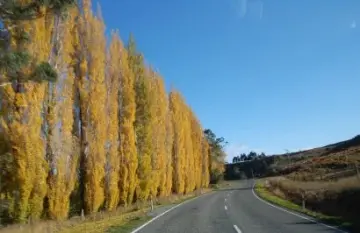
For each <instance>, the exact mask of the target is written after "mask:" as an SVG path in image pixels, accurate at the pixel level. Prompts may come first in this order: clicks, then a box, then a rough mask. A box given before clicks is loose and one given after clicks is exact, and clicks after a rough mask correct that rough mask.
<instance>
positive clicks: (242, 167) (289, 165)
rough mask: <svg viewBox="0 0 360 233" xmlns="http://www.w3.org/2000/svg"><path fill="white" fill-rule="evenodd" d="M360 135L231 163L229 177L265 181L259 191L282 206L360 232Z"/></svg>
mask: <svg viewBox="0 0 360 233" xmlns="http://www.w3.org/2000/svg"><path fill="white" fill-rule="evenodd" d="M359 169H360V137H359V136H357V137H354V138H352V139H350V140H347V141H343V142H339V143H335V144H331V145H327V146H324V147H319V148H314V149H311V150H307V151H301V152H295V153H288V154H284V155H273V156H267V157H263V158H261V157H259V156H257V157H254V159H252V160H250V161H243V162H237V163H233V164H227V165H226V172H225V174H227V175H225V177H230V178H232V179H234V177H236V178H239V179H247V178H252V177H253V176H252V175H253V174H254V177H261V178H263V179H261V180H263V181H264V180H265V181H264V182H261V183H258V184H257V186H256V191H257V193H258V194H259V196H261V197H262V198H264V199H266V200H268V201H270V202H272V203H275V204H277V205H280V206H283V207H286V208H289V209H292V210H295V211H299V212H302V213H305V214H307V215H309V216H312V217H315V218H317V219H319V220H321V221H324V222H326V223H329V224H334V225H338V226H341V227H344V228H347V229H350V230H353V231H354V232H359V231H360V225H359V222H358V218H359V216H360V208H359V207H360V173H359Z"/></svg>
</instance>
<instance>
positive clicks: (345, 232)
mask: <svg viewBox="0 0 360 233" xmlns="http://www.w3.org/2000/svg"><path fill="white" fill-rule="evenodd" d="M254 188H255V181H254V184H253V187H252V193H253V195H254V196H255V197H256V198H257V199H259V200H260V201H262V202H263V203H265V204H267V205H269V206H272V207H274V208H276V209H279V210H282V211H284V212H286V213H288V214H292V215H294V216H297V217H299V218H302V219H305V220H308V221H310V222H314V223H317V224H320V225H323V226H325V227H328V228H331V229H334V230H337V231H339V232H343V233H348V232H347V231H343V230H341V229H339V228H338V227H335V226H330V225H327V224H325V223H322V222H319V221H317V220H315V219H313V218H310V217H305V216H302V215H300V214H296V213H294V212H291V211H289V210H287V209H284V208H282V207H280V206H276V205H273V204H271V203H270V202H268V201H266V200H264V199H262V198H261V197H259V196H258V195H257V194H256V193H255V191H254Z"/></svg>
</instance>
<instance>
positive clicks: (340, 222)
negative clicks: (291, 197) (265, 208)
mask: <svg viewBox="0 0 360 233" xmlns="http://www.w3.org/2000/svg"><path fill="white" fill-rule="evenodd" d="M255 192H256V194H257V195H258V196H259V197H261V198H263V199H264V200H266V201H268V202H270V203H272V204H275V205H278V206H280V207H284V208H286V209H289V210H293V211H296V212H298V213H302V214H305V215H307V216H310V217H312V218H314V219H316V220H317V221H319V222H322V223H326V224H329V225H332V226H337V227H340V228H341V229H345V230H349V231H352V230H353V224H352V223H350V222H347V221H345V220H344V219H342V218H341V217H335V216H328V215H325V214H322V213H319V212H314V211H311V210H308V209H303V208H302V206H300V205H297V204H295V203H293V202H291V201H288V200H286V199H283V198H280V197H278V196H276V195H275V194H273V193H272V192H270V191H269V190H268V189H266V187H265V186H264V184H263V183H262V182H256V184H255Z"/></svg>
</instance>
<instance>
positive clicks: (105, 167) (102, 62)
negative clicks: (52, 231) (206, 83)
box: [0, 0, 211, 223]
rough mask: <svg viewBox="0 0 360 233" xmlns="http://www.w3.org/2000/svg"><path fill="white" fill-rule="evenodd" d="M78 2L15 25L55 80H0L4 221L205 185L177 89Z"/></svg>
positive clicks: (198, 147) (205, 152)
mask: <svg viewBox="0 0 360 233" xmlns="http://www.w3.org/2000/svg"><path fill="white" fill-rule="evenodd" d="M78 5H79V7H74V8H71V9H70V10H69V11H68V12H67V14H66V17H64V16H59V15H54V14H50V13H49V14H45V15H46V16H45V17H40V18H38V19H34V20H31V21H20V22H16V25H17V27H18V28H21V29H22V30H24V31H26V32H28V33H29V34H30V38H31V40H30V43H28V44H26V48H27V50H28V51H29V52H31V54H32V55H33V57H34V58H35V59H36V61H38V62H40V61H43V60H46V61H50V64H51V65H52V66H53V67H54V68H55V70H56V72H57V73H58V78H57V80H56V82H53V83H50V82H47V81H46V82H42V83H38V82H34V81H28V82H26V83H25V84H23V85H22V86H21V88H15V86H16V85H7V86H2V87H0V97H1V99H0V169H1V173H0V178H1V180H0V184H1V186H0V202H1V203H0V204H1V206H2V209H1V213H0V214H1V219H2V221H5V220H6V221H7V222H8V223H12V222H24V221H27V220H28V219H29V218H32V219H39V218H50V219H57V220H58V219H66V218H68V217H69V216H70V215H73V214H74V212H75V213H76V214H79V213H80V212H81V211H82V210H84V211H85V213H86V214H90V213H94V212H98V211H100V210H109V211H111V210H114V209H115V208H117V207H118V206H120V205H122V206H126V205H129V204H133V203H134V202H136V201H148V200H149V199H150V198H156V197H166V196H169V195H171V194H172V193H176V194H183V193H189V192H192V191H194V190H196V189H201V188H206V187H207V186H208V185H209V181H210V175H209V170H210V169H211V164H209V163H210V161H209V144H208V142H207V140H206V138H205V135H204V133H203V129H202V126H201V124H200V122H199V120H198V119H197V118H196V116H195V114H194V112H193V111H192V110H191V108H190V107H189V106H188V105H187V104H186V102H185V99H184V98H183V97H182V95H181V94H180V92H178V91H176V90H171V91H170V92H169V93H168V92H167V91H166V86H165V83H164V80H163V78H162V77H161V75H160V74H159V73H158V72H156V71H155V69H154V68H152V67H149V66H148V65H146V64H145V62H144V56H143V55H142V54H141V53H140V52H139V51H138V50H137V48H136V44H135V40H134V38H133V37H130V39H129V42H128V44H127V46H125V45H124V43H123V42H122V40H121V39H120V36H119V35H118V34H117V32H112V35H111V39H110V42H109V45H108V46H107V40H106V37H105V32H104V30H105V24H104V22H103V20H102V17H101V14H100V13H97V14H94V13H93V12H92V6H91V1H90V0H82V1H80V2H79V4H78ZM13 24H15V22H14V23H13ZM6 25H10V24H5V26H6ZM11 46H12V47H13V48H16V47H17V46H20V45H19V44H17V40H16V38H12V43H11ZM21 46H24V45H21ZM21 72H22V73H24V74H26V73H31V72H32V70H31V66H27V67H24V68H23V70H22V71H21ZM0 75H6V74H5V73H3V74H0ZM19 75H21V74H19Z"/></svg>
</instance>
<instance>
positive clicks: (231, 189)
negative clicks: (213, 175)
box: [216, 187, 252, 191]
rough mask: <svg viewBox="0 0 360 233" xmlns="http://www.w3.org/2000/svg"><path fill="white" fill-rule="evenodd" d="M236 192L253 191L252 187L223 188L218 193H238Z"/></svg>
mask: <svg viewBox="0 0 360 233" xmlns="http://www.w3.org/2000/svg"><path fill="white" fill-rule="evenodd" d="M236 190H240V191H241V190H252V187H244V188H222V189H218V190H216V191H236Z"/></svg>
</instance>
